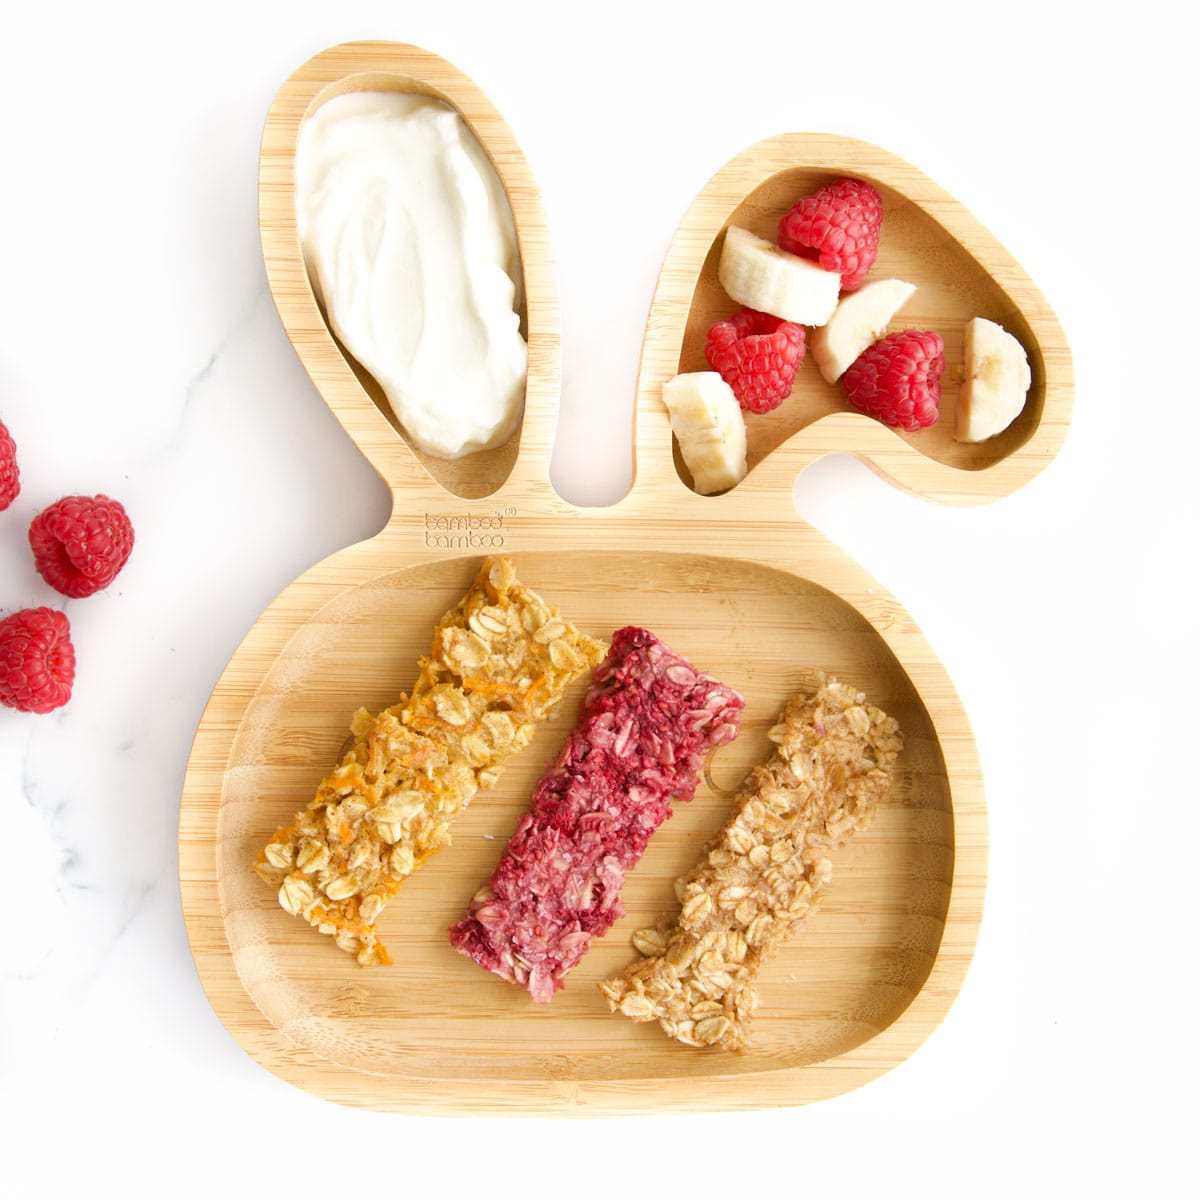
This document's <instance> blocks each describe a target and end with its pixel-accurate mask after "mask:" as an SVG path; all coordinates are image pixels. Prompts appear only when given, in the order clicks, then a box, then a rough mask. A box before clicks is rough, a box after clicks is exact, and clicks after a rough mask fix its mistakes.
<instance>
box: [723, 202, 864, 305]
mask: <svg viewBox="0 0 1200 1200" xmlns="http://www.w3.org/2000/svg"><path fill="white" fill-rule="evenodd" d="M717 278H718V279H719V280H720V281H721V286H722V287H723V288H724V289H725V291H726V292H727V293H728V294H729V297H730V298H731V299H732V300H736V301H737V302H738V304H744V305H745V306H746V307H747V308H754V309H757V310H758V311H759V312H765V313H770V314H771V315H772V316H773V317H781V318H782V319H783V320H785V321H793V322H795V323H796V324H797V325H824V324H825V322H826V321H828V320H829V318H830V317H831V316H832V315H833V310H834V309H835V308H837V302H838V293H839V292H840V291H841V288H842V277H841V276H840V275H839V274H838V273H837V272H836V271H826V270H824V269H823V268H822V267H819V266H817V264H816V263H814V262H810V261H809V260H808V259H807V258H801V257H800V256H799V255H797V254H789V253H788V252H787V251H786V250H780V248H779V247H778V246H776V245H775V244H774V243H773V242H768V241H766V240H765V239H763V238H760V237H758V236H756V235H755V234H753V233H751V232H750V231H749V230H748V229H741V228H739V227H738V226H737V225H731V226H730V227H729V228H728V229H727V230H726V231H725V244H724V245H723V246H722V248H721V261H720V263H719V264H718V266H717Z"/></svg>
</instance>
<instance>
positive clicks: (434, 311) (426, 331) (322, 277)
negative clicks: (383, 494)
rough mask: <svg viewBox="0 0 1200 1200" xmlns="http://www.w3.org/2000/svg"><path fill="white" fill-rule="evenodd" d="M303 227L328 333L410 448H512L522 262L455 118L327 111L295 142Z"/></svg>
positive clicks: (375, 96)
mask: <svg viewBox="0 0 1200 1200" xmlns="http://www.w3.org/2000/svg"><path fill="white" fill-rule="evenodd" d="M296 216H297V221H298V224H299V229H300V238H301V242H302V243H303V247H304V259H305V263H306V265H307V267H308V275H309V279H310V280H311V281H312V285H313V289H314V291H315V292H316V293H317V298H318V300H319V301H320V302H321V304H322V306H323V307H324V310H325V316H326V320H327V321H328V322H329V325H330V327H331V328H332V329H333V331H334V333H335V334H336V335H337V336H338V338H339V339H340V341H341V342H342V344H343V345H344V346H345V347H346V349H347V350H348V351H349V352H350V353H351V354H352V355H353V356H354V358H355V359H357V360H358V362H359V363H361V364H362V366H363V367H364V368H366V370H367V371H368V372H370V374H371V376H372V377H373V378H374V379H375V381H376V382H377V383H378V384H379V386H380V387H381V388H382V389H383V391H384V394H385V395H386V396H387V399H388V402H389V403H390V404H391V406H392V410H393V411H394V412H395V414H396V417H397V419H398V420H399V421H400V424H401V425H403V427H404V429H405V430H406V431H407V433H408V435H409V436H410V437H411V438H412V440H413V442H414V443H415V444H416V445H417V446H418V447H419V448H420V449H422V450H424V451H425V452H426V453H427V454H431V455H433V456H435V457H437V458H447V459H449V458H459V457H461V456H462V455H464V454H470V453H472V452H474V451H476V450H487V449H490V448H491V447H493V446H498V445H500V444H501V443H502V442H505V441H507V439H508V438H509V437H510V436H511V434H512V432H513V431H514V430H515V429H516V427H517V423H518V421H519V420H520V418H521V410H522V407H523V404H524V398H525V374H526V370H527V367H528V351H527V347H526V345H525V340H524V339H523V338H522V337H521V333H520V330H519V328H518V326H519V318H518V316H517V313H516V311H515V310H516V307H517V305H518V303H519V298H518V297H519V290H520V281H521V264H520V256H519V253H518V250H517V237H516V230H515V229H514V227H513V219H512V212H511V211H510V209H509V206H508V198H507V197H506V196H505V193H504V189H503V187H502V186H501V184H500V180H499V178H498V177H497V175H496V171H495V168H494V167H493V166H492V164H491V161H490V160H489V159H488V157H487V155H486V154H485V153H484V151H483V148H482V147H481V146H480V145H479V143H478V142H477V141H476V140H475V138H474V137H473V135H472V134H471V131H470V130H469V129H468V128H467V126H466V123H465V122H464V121H463V119H462V118H461V117H460V116H459V115H458V113H456V112H455V111H454V110H453V109H451V108H449V107H447V106H446V105H445V104H442V103H441V102H440V101H437V100H434V99H431V98H430V97H428V96H413V95H406V94H402V93H399V92H350V93H348V94H346V95H344V96H338V97H336V98H335V99H333V100H330V101H329V102H328V103H326V104H323V105H322V106H321V107H320V108H319V109H318V110H317V111H316V112H315V113H313V115H312V116H311V117H309V118H308V119H307V120H306V121H305V122H304V124H303V126H302V127H301V130H300V139H299V145H298V146H297V149H296Z"/></svg>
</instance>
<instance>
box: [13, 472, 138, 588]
mask: <svg viewBox="0 0 1200 1200" xmlns="http://www.w3.org/2000/svg"><path fill="white" fill-rule="evenodd" d="M29 545H30V546H31V547H32V548H33V560H34V563H35V565H36V566H37V569H38V571H39V572H40V573H41V576H42V578H43V579H44V580H45V581H46V582H47V583H48V584H49V585H50V586H51V587H52V588H56V589H57V590H58V591H60V592H62V594H63V595H64V596H74V597H76V598H79V597H82V596H90V595H92V593H93V592H98V591H100V589H101V588H106V587H108V585H109V584H110V583H112V581H113V580H114V579H116V577H117V572H119V571H120V569H121V568H122V567H123V566H124V565H125V560H126V559H127V558H128V557H129V552H130V551H131V550H132V549H133V526H132V525H131V524H130V523H129V517H128V516H127V515H126V512H125V509H124V508H123V507H122V506H121V504H120V503H119V502H118V501H116V500H110V499H109V498H108V497H107V496H64V497H63V499H61V500H59V501H58V502H57V503H56V504H52V505H50V507H49V508H47V509H46V510H45V511H44V512H41V513H39V514H38V515H37V516H36V517H34V518H33V522H32V523H31V524H30V526H29Z"/></svg>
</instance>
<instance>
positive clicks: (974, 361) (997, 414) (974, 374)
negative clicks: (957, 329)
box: [954, 317, 1032, 442]
mask: <svg viewBox="0 0 1200 1200" xmlns="http://www.w3.org/2000/svg"><path fill="white" fill-rule="evenodd" d="M963 359H964V364H963V376H964V377H963V383H962V387H961V388H960V389H959V393H958V407H957V409H956V410H955V414H954V437H955V439H956V440H957V441H960V442H983V441H986V440H987V439H988V438H990V437H995V436H996V434H998V433H1002V432H1003V431H1004V430H1005V429H1007V428H1008V427H1009V426H1010V425H1011V424H1012V423H1013V421H1015V420H1016V419H1017V417H1018V416H1020V414H1021V410H1022V409H1023V408H1024V407H1025V400H1026V398H1027V396H1028V395H1029V385H1030V383H1031V382H1032V375H1031V373H1030V370H1029V359H1028V358H1027V357H1026V356H1025V349H1024V347H1023V346H1022V345H1021V343H1020V342H1018V341H1017V339H1016V338H1015V337H1013V335H1012V334H1011V333H1009V332H1008V330H1006V329H1005V328H1004V327H1003V326H1001V325H997V324H996V322H995V321H989V320H987V319H986V318H984V317H974V318H973V319H972V320H970V321H968V322H967V325H966V329H965V331H964V336H963Z"/></svg>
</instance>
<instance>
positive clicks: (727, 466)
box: [662, 371, 746, 496]
mask: <svg viewBox="0 0 1200 1200" xmlns="http://www.w3.org/2000/svg"><path fill="white" fill-rule="evenodd" d="M662 395H663V403H664V404H665V405H666V406H667V411H668V412H669V413H670V414H671V429H672V430H673V431H674V433H675V436H676V437H677V438H678V439H679V450H680V453H681V454H682V455H683V461H684V462H685V463H687V468H688V470H689V471H691V473H692V482H693V483H694V484H695V486H696V491H698V492H699V493H700V494H701V495H702V496H710V495H712V493H713V492H723V491H725V490H726V489H727V488H731V487H733V485H734V484H735V483H740V482H741V481H742V480H743V479H745V477H746V422H745V420H744V419H743V417H742V409H741V406H740V405H739V404H738V402H737V397H736V396H735V395H734V394H733V389H732V388H731V387H730V386H729V384H727V383H726V382H725V380H724V379H722V378H721V376H720V375H718V374H717V372H716V371H690V372H688V373H686V374H683V375H676V376H675V377H674V378H673V379H668V380H667V382H666V383H664V384H663V391H662Z"/></svg>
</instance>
